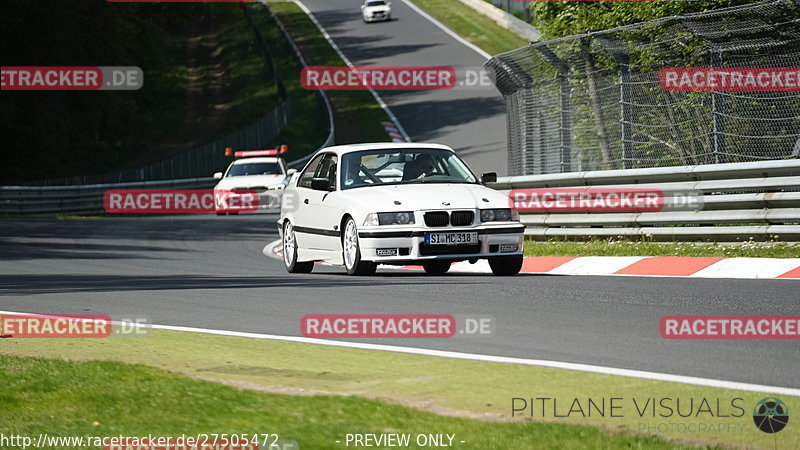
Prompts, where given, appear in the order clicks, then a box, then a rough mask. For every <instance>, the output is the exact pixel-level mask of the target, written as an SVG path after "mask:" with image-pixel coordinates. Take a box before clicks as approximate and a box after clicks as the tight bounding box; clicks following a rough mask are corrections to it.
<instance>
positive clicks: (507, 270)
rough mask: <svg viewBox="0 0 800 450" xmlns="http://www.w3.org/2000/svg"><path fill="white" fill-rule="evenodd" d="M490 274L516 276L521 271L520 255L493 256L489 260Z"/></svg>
mask: <svg viewBox="0 0 800 450" xmlns="http://www.w3.org/2000/svg"><path fill="white" fill-rule="evenodd" d="M489 267H491V268H492V273H493V274H495V275H499V276H506V277H507V276H511V275H516V274H518V273H519V271H520V270H522V255H510V256H495V257H494V258H489Z"/></svg>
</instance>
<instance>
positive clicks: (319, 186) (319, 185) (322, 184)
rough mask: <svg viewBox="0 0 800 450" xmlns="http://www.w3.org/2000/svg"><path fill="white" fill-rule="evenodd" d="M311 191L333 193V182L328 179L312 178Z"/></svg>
mask: <svg viewBox="0 0 800 450" xmlns="http://www.w3.org/2000/svg"><path fill="white" fill-rule="evenodd" d="M311 189H313V190H315V191H332V190H333V189H331V182H330V181H328V179H327V178H312V179H311Z"/></svg>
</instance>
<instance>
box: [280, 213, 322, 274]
mask: <svg viewBox="0 0 800 450" xmlns="http://www.w3.org/2000/svg"><path fill="white" fill-rule="evenodd" d="M283 265H284V267H286V271H287V272H289V273H311V271H312V270H314V261H308V262H297V238H296V237H295V234H294V226H292V223H291V222H289V221H288V220H287V221H286V222H284V224H283Z"/></svg>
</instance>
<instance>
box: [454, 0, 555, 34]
mask: <svg viewBox="0 0 800 450" xmlns="http://www.w3.org/2000/svg"><path fill="white" fill-rule="evenodd" d="M459 1H460V2H461V3H463V4H465V5H467V6H469V7H470V8H472V9H474V10H476V11H478V12H479V13H481V14H483V15H484V16H486V17H488V18H490V19H492V20H494V21H495V23H497V25H499V26H501V27H503V28H505V29H506V30H508V31H511V32H512V33H514V34H516V35H518V36H520V37H521V38H523V39H527V40H528V41H529V42H536V41H538V40H539V39H540V38H541V37H542V32H541V31H539V30H537V29H536V28H535V27H534V26H533V25H531V24H529V23H527V22H525V21H523V20H519V19H518V18H517V17H515V16H514V15H513V14H510V13H508V12H506V11H503V10H502V9H500V8H498V7H496V6H494V5H493V4H491V3H487V2H485V1H484V0H459ZM525 6H526V7H527V6H528V4H527V2H526V3H525Z"/></svg>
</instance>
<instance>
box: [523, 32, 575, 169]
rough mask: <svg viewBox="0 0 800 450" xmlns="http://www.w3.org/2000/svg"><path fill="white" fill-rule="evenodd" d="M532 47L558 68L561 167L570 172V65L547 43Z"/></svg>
mask: <svg viewBox="0 0 800 450" xmlns="http://www.w3.org/2000/svg"><path fill="white" fill-rule="evenodd" d="M532 47H533V48H534V49H536V50H537V51H538V52H539V54H541V55H542V57H543V58H544V59H545V60H546V61H547V62H549V63H550V64H552V65H553V67H555V68H556V69H558V79H559V82H560V85H561V95H560V108H559V109H560V111H561V113H560V124H559V132H560V133H559V134H560V142H559V149H560V153H561V161H560V169H561V172H562V173H564V172H569V171H571V170H572V106H571V103H570V102H571V100H570V95H571V92H572V86H571V84H570V78H569V67H568V66H567V65H566V64H564V61H562V60H561V59H560V58H559V57H558V56H556V54H555V53H553V51H552V50H550V48H548V47H547V45H546V44H535V45H533V46H532Z"/></svg>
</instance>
